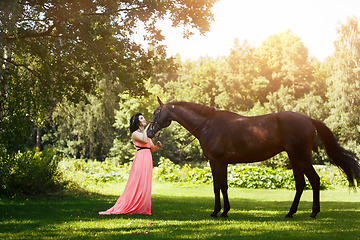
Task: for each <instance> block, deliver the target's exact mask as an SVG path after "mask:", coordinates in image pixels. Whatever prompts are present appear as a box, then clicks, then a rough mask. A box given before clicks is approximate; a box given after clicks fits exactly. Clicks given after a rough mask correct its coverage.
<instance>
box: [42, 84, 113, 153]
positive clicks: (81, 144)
mask: <svg viewBox="0 0 360 240" xmlns="http://www.w3.org/2000/svg"><path fill="white" fill-rule="evenodd" d="M99 89H100V93H99V95H100V98H98V97H95V96H88V100H89V102H90V103H89V104H85V102H80V103H78V104H73V103H71V102H69V101H62V102H61V103H59V104H58V105H57V107H56V108H55V109H54V111H53V114H52V119H50V121H52V123H53V126H54V127H55V133H54V135H56V136H54V138H55V139H56V141H55V142H54V143H53V146H54V147H56V148H57V149H58V150H59V151H61V152H64V153H66V155H67V156H69V157H73V158H87V159H97V160H104V159H105V158H106V157H108V153H109V151H110V148H111V147H112V145H113V141H114V138H115V136H116V133H117V131H116V129H115V127H113V125H114V123H115V112H114V110H116V109H118V106H119V104H118V102H119V96H118V91H115V89H119V88H118V87H117V86H116V85H115V84H114V83H111V82H110V81H109V80H107V79H103V80H102V81H100V83H99ZM49 135H50V136H49ZM51 137H52V136H51V133H48V134H46V135H45V136H44V138H51ZM44 140H45V139H44Z"/></svg>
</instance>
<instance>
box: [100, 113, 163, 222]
mask: <svg viewBox="0 0 360 240" xmlns="http://www.w3.org/2000/svg"><path fill="white" fill-rule="evenodd" d="M145 126H146V120H145V118H144V116H143V115H142V114H141V113H137V114H135V115H134V116H132V117H131V119H130V132H131V138H132V141H133V143H134V145H135V147H136V149H137V153H136V155H135V159H134V161H133V163H132V166H131V169H130V174H129V179H128V181H127V183H126V186H125V189H124V192H123V194H122V195H121V196H120V197H119V199H118V200H117V202H116V203H115V205H114V206H113V207H112V208H110V209H109V210H107V211H105V212H99V214H102V215H108V214H147V215H151V183H152V157H151V152H155V151H157V150H158V149H159V147H160V146H161V142H159V141H158V142H157V143H156V145H155V146H154V145H153V143H152V141H151V139H150V138H148V137H147V135H146V131H147V129H148V128H149V126H150V124H149V125H147V126H146V127H145Z"/></svg>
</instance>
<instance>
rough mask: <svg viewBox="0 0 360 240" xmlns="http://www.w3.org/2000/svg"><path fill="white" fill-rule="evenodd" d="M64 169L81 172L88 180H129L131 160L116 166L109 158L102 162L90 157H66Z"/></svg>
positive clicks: (63, 163)
mask: <svg viewBox="0 0 360 240" xmlns="http://www.w3.org/2000/svg"><path fill="white" fill-rule="evenodd" d="M61 168H62V170H63V171H66V172H71V173H75V172H78V173H81V174H82V175H84V177H85V179H86V180H87V181H95V182H107V181H124V180H127V178H128V176H129V172H130V168H131V162H130V163H125V164H124V165H120V166H119V167H116V166H115V165H114V164H113V163H111V162H110V161H109V160H108V159H105V161H103V162H100V161H96V160H89V159H71V158H70V159H64V160H63V161H62V163H61Z"/></svg>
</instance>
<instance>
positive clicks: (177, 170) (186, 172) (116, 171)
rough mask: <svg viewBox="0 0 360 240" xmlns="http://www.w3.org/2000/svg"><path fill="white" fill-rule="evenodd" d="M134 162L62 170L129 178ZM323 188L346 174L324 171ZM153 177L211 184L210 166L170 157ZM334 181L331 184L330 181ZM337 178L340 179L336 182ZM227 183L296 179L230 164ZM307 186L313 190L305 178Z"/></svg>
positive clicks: (290, 182)
mask: <svg viewBox="0 0 360 240" xmlns="http://www.w3.org/2000/svg"><path fill="white" fill-rule="evenodd" d="M130 166H131V164H129V163H127V164H124V165H119V166H118V167H116V166H115V165H113V164H111V163H110V162H109V161H107V160H106V161H104V162H98V161H91V160H88V161H85V160H77V159H69V160H67V161H65V162H64V163H63V164H62V169H63V171H67V172H77V174H79V173H80V174H83V175H84V178H85V179H86V180H87V181H88V180H93V181H95V182H107V181H124V180H125V181H126V180H127V178H128V174H129V171H130ZM321 173H322V174H321V175H320V176H321V177H320V188H321V189H322V190H323V189H328V188H330V186H331V185H336V184H339V182H340V183H345V182H344V180H346V179H345V178H344V176H343V174H340V173H339V172H338V171H337V172H336V171H332V172H331V174H330V175H326V178H325V176H323V175H324V174H326V172H321ZM153 179H155V180H158V181H162V182H191V183H206V184H209V183H212V174H211V169H210V167H208V166H205V167H202V168H199V167H192V166H191V165H190V164H185V165H183V166H180V165H178V164H175V163H173V162H172V161H170V160H169V159H167V158H163V157H162V158H160V161H159V165H158V166H157V167H154V169H153ZM327 179H331V180H332V182H331V183H330V182H329V180H327ZM336 181H338V182H336ZM228 184H229V186H230V187H241V188H265V189H278V188H284V189H295V180H294V177H293V173H292V170H285V169H283V168H271V167H265V166H252V165H244V164H237V165H229V167H228ZM305 189H311V186H310V183H309V182H308V180H307V179H306V187H305Z"/></svg>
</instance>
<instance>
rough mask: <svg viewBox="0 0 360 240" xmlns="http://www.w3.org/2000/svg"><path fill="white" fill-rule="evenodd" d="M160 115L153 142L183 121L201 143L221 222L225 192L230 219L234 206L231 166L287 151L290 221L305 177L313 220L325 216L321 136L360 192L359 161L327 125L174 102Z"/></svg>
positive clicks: (292, 116) (288, 114)
mask: <svg viewBox="0 0 360 240" xmlns="http://www.w3.org/2000/svg"><path fill="white" fill-rule="evenodd" d="M158 101H159V104H160V107H158V108H157V109H156V110H155V112H154V119H153V122H152V125H151V126H150V127H149V129H148V132H147V134H148V136H149V137H150V138H152V137H154V136H155V134H156V133H157V132H158V131H159V130H161V129H162V128H166V127H168V126H169V125H170V124H171V121H173V120H174V121H177V122H178V123H179V124H181V125H182V126H183V127H185V128H186V129H187V130H188V131H189V132H190V133H191V134H193V135H194V136H195V137H196V138H197V139H198V140H199V142H200V145H201V148H202V150H203V153H204V155H205V157H206V158H207V159H209V161H210V166H211V170H212V175H213V182H214V193H215V209H214V212H213V213H212V214H211V216H212V217H216V216H217V214H218V213H219V212H220V210H221V202H220V190H221V192H222V194H223V200H224V211H223V213H222V214H221V216H223V217H227V213H228V211H229V210H230V204H229V199H228V194H227V189H228V185H227V166H228V164H234V163H251V162H258V161H264V160H266V159H268V158H270V157H272V156H274V155H276V154H278V153H280V152H282V151H286V152H287V154H288V156H289V158H290V162H291V166H292V168H293V173H294V177H295V182H296V194H295V198H294V201H293V204H292V206H291V208H290V211H289V213H288V214H287V215H286V217H289V218H291V217H292V216H293V214H294V213H296V211H297V207H298V204H299V201H300V197H301V194H302V192H303V189H304V186H305V178H304V175H306V177H307V178H308V179H309V182H310V184H311V186H312V189H313V209H312V213H311V216H310V218H315V217H316V214H317V213H319V212H320V202H319V201H320V200H319V195H320V178H319V176H318V175H317V173H316V172H315V170H314V168H313V166H312V163H311V151H312V149H313V145H314V139H315V135H316V133H317V134H318V135H319V136H320V138H321V140H322V142H323V143H324V145H325V148H326V151H327V153H328V155H329V157H330V158H331V159H332V160H333V162H334V163H335V165H337V166H338V167H339V168H340V169H342V170H343V171H344V172H345V174H346V176H347V179H348V181H349V185H350V186H352V187H355V181H356V182H357V185H358V186H359V182H360V165H359V162H358V161H359V158H358V157H357V156H356V155H355V154H354V153H352V152H350V151H347V150H345V149H343V148H342V147H341V146H340V145H339V144H338V143H337V141H336V140H335V137H334V135H333V134H332V132H331V131H330V130H329V128H327V127H326V126H325V125H324V124H323V123H322V122H320V121H317V120H314V119H311V118H309V117H307V116H304V115H301V114H298V113H294V112H280V113H274V114H268V115H263V116H256V117H244V116H240V115H238V114H236V113H234V112H229V111H219V110H216V109H214V108H211V107H207V106H203V105H199V104H195V103H187V102H170V103H166V104H163V103H162V102H161V100H160V99H159V98H158Z"/></svg>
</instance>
